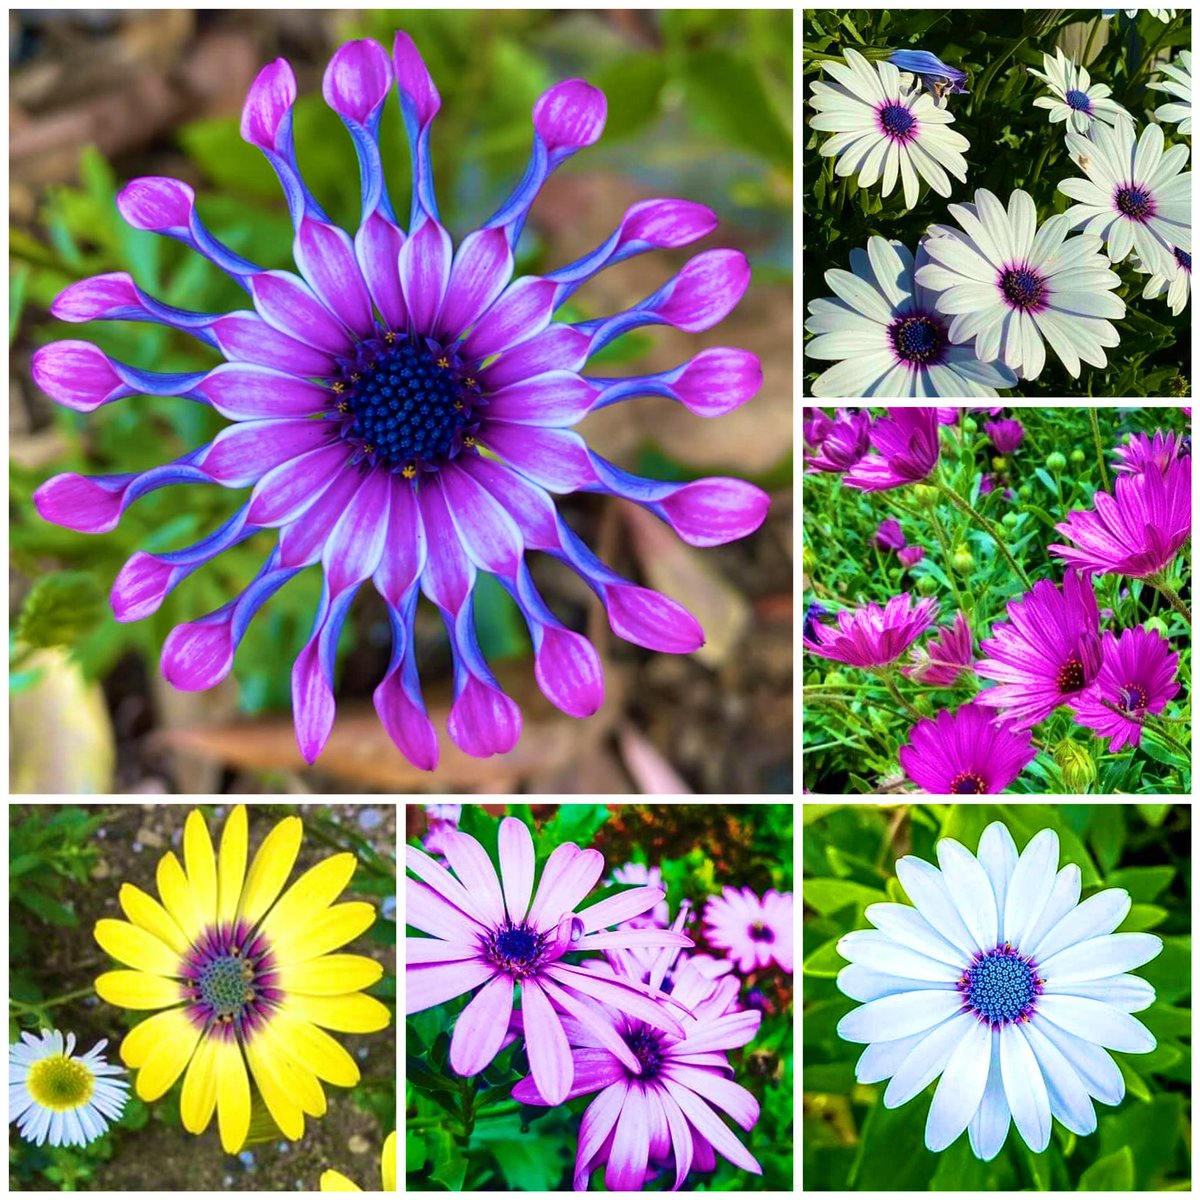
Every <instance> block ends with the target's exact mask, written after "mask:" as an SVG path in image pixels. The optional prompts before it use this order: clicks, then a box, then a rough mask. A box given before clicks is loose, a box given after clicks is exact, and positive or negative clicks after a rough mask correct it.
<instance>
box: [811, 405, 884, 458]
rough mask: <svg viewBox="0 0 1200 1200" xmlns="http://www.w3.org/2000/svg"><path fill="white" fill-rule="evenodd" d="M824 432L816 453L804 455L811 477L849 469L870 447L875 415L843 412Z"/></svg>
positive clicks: (850, 410) (862, 410)
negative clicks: (816, 473) (813, 473)
mask: <svg viewBox="0 0 1200 1200" xmlns="http://www.w3.org/2000/svg"><path fill="white" fill-rule="evenodd" d="M817 411H818V412H819V411H820V410H819V409H818V410H817ZM827 419H828V418H827ZM820 432H821V440H820V442H819V443H814V445H815V449H816V453H815V454H806V455H805V456H804V467H805V470H806V471H808V472H809V473H810V474H811V473H812V472H814V471H838V472H840V471H845V470H848V469H849V468H850V467H852V466H854V464H855V463H856V462H858V460H859V459H860V458H862V456H863V455H864V454H866V452H867V450H868V448H869V447H870V444H871V438H870V434H871V414H870V413H869V412H867V410H866V409H865V408H843V409H840V410H839V411H838V419H837V420H836V421H834V422H833V423H832V425H831V426H829V427H828V428H824V429H823V430H821V431H820Z"/></svg>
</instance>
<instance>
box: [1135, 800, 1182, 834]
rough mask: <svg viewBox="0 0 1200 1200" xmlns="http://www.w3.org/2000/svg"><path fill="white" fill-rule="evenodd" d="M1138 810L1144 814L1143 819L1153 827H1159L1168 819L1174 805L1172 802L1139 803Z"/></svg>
mask: <svg viewBox="0 0 1200 1200" xmlns="http://www.w3.org/2000/svg"><path fill="white" fill-rule="evenodd" d="M1136 807H1137V810H1138V812H1140V813H1141V814H1142V818H1143V820H1145V822H1146V824H1147V825H1149V826H1150V827H1151V828H1152V829H1157V828H1158V827H1159V826H1160V825H1161V824H1162V823H1163V821H1164V820H1165V819H1166V816H1167V813H1169V812H1170V811H1171V809H1172V807H1173V805H1170V804H1139V805H1137V806H1136Z"/></svg>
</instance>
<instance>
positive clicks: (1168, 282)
mask: <svg viewBox="0 0 1200 1200" xmlns="http://www.w3.org/2000/svg"><path fill="white" fill-rule="evenodd" d="M1171 253H1172V255H1173V256H1174V259H1175V266H1174V267H1173V268H1172V267H1171V266H1169V265H1168V266H1167V268H1166V269H1165V270H1163V269H1161V268H1162V264H1159V269H1157V270H1156V269H1154V268H1151V267H1147V266H1146V265H1145V263H1143V262H1142V260H1141V259H1140V258H1135V259H1134V260H1133V269H1134V270H1135V271H1140V272H1141V273H1142V274H1149V276H1150V278H1149V279H1148V280H1147V281H1146V286H1145V287H1144V288H1143V289H1142V295H1143V297H1145V299H1147V300H1154V299H1155V298H1156V297H1158V296H1161V295H1163V294H1164V293H1165V294H1166V297H1167V306H1168V307H1169V308H1170V310H1171V312H1172V313H1174V314H1175V316H1179V314H1180V313H1181V312H1183V310H1184V309H1185V308H1187V306H1188V301H1189V300H1190V299H1191V297H1192V256H1191V254H1190V253H1189V252H1188V251H1187V250H1180V249H1179V247H1178V246H1173V247H1172V248H1171Z"/></svg>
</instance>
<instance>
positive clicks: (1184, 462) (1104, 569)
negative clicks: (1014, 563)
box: [1050, 457, 1192, 579]
mask: <svg viewBox="0 0 1200 1200" xmlns="http://www.w3.org/2000/svg"><path fill="white" fill-rule="evenodd" d="M1093 503H1094V504H1095V508H1094V509H1093V510H1092V511H1090V512H1080V511H1075V512H1072V513H1070V514H1068V516H1067V519H1066V521H1064V522H1063V523H1062V524H1061V525H1056V526H1055V527H1054V528H1055V529H1057V530H1058V532H1059V533H1061V534H1063V535H1065V536H1066V537H1069V538H1070V539H1071V541H1073V542H1076V543H1077V547H1076V546H1063V545H1060V544H1058V543H1056V544H1054V545H1052V546H1051V547H1050V550H1051V551H1052V553H1054V554H1056V555H1057V556H1058V557H1059V558H1062V559H1065V560H1066V561H1067V562H1068V563H1069V564H1070V565H1071V566H1073V567H1075V568H1076V569H1077V570H1080V571H1086V572H1091V573H1093V574H1096V575H1110V574H1112V575H1129V576H1132V577H1133V578H1135V579H1145V578H1146V577H1147V576H1149V575H1155V574H1157V573H1158V572H1159V571H1161V570H1162V569H1163V567H1165V566H1166V565H1167V564H1168V563H1169V562H1170V561H1171V560H1172V559H1173V558H1174V557H1175V555H1176V554H1177V553H1178V551H1179V548H1180V546H1182V545H1183V544H1184V542H1186V541H1187V540H1188V538H1189V537H1190V536H1191V532H1192V460H1191V458H1190V457H1189V458H1177V459H1174V460H1172V461H1171V462H1168V463H1167V464H1166V467H1165V469H1164V470H1163V471H1162V473H1161V474H1160V473H1159V472H1158V471H1143V472H1142V473H1141V474H1139V475H1122V476H1121V477H1120V479H1118V480H1117V481H1116V484H1115V485H1114V494H1113V495H1109V493H1108V492H1097V493H1096V494H1095V496H1094V497H1093Z"/></svg>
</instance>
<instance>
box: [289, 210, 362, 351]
mask: <svg viewBox="0 0 1200 1200" xmlns="http://www.w3.org/2000/svg"><path fill="white" fill-rule="evenodd" d="M292 253H293V256H294V258H295V260H296V266H298V267H299V268H300V273H301V274H302V275H303V276H304V278H305V279H306V280H308V283H309V285H310V286H311V287H312V290H313V291H314V292H315V293H316V294H317V296H318V297H319V298H320V300H321V302H322V303H323V304H324V305H325V307H326V308H327V309H329V311H330V312H332V313H336V314H337V316H338V317H339V318H340V320H341V321H342V323H343V324H344V325H345V326H346V327H347V328H348V329H350V330H352V331H353V332H354V333H356V334H358V336H359V337H370V336H372V335H373V334H374V332H375V314H374V313H373V312H372V311H371V297H370V294H369V293H368V292H367V285H366V283H365V282H363V277H362V272H361V271H360V270H359V269H358V260H357V259H356V258H355V256H354V243H353V242H351V241H350V236H349V234H347V233H346V232H345V231H343V230H341V229H338V228H337V227H336V226H335V225H327V224H325V223H324V222H323V221H314V220H313V219H312V218H311V217H305V218H304V219H303V220H302V221H301V222H300V228H299V230H298V231H297V233H296V240H295V242H294V243H293V244H292Z"/></svg>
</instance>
